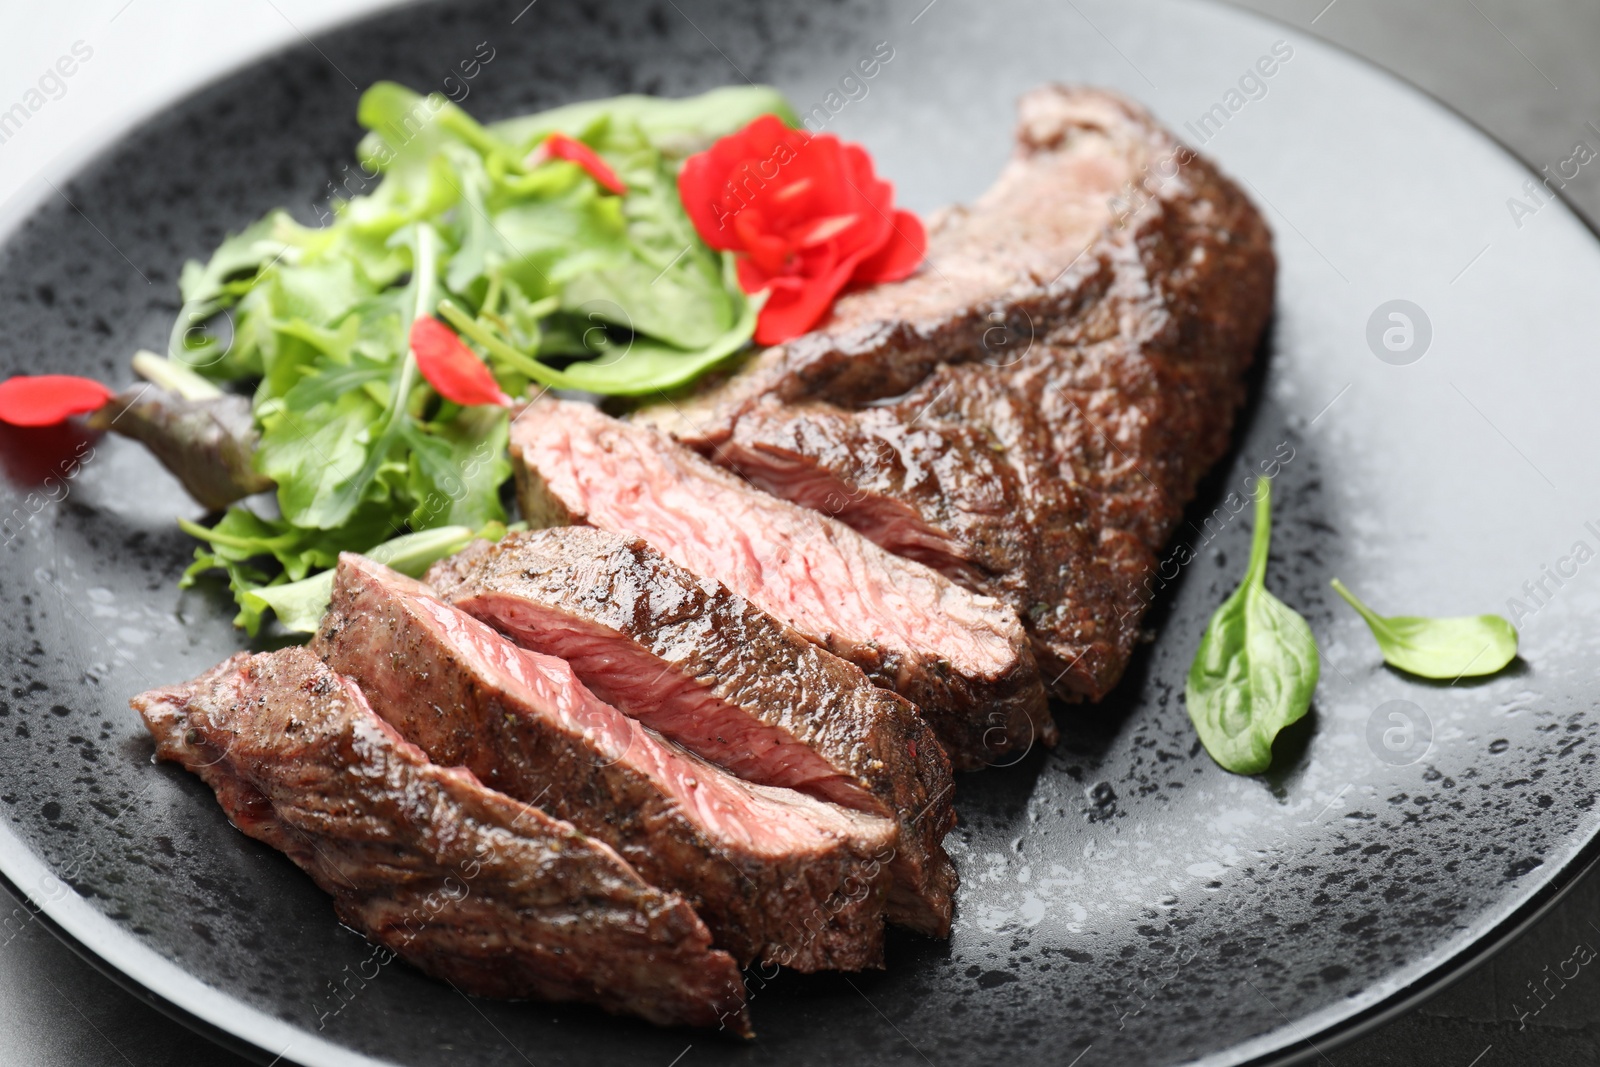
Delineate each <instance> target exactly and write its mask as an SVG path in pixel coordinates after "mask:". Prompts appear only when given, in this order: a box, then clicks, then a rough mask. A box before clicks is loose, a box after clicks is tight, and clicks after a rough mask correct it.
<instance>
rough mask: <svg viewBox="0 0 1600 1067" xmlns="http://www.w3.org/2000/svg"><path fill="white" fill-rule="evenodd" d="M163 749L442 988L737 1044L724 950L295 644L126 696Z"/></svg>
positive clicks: (734, 986) (581, 840) (617, 865)
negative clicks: (591, 1007)
mask: <svg viewBox="0 0 1600 1067" xmlns="http://www.w3.org/2000/svg"><path fill="white" fill-rule="evenodd" d="M133 706H134V708H135V709H137V710H138V712H139V713H140V714H141V715H142V716H144V720H145V724H146V725H147V726H148V727H149V729H150V732H151V734H153V735H154V736H155V739H156V752H157V754H158V755H159V756H160V757H161V758H162V759H167V760H173V761H175V762H177V763H181V764H183V765H184V767H186V768H187V769H189V770H190V771H193V772H194V773H195V774H198V775H199V776H200V777H201V778H202V779H203V780H204V781H205V782H206V784H207V785H209V786H211V788H212V789H214V790H215V791H216V793H217V799H218V801H219V802H221V804H222V807H223V810H224V811H226V812H227V813H228V818H230V819H231V820H232V821H233V823H234V825H235V826H237V827H239V829H241V830H243V831H244V832H245V833H247V834H249V835H250V836H251V837H254V838H256V839H258V840H260V841H264V842H266V843H267V844H269V845H271V846H272V847H274V848H276V849H279V850H281V851H283V852H285V853H287V854H288V856H289V858H290V859H292V860H294V862H295V863H296V864H298V865H299V866H300V867H301V868H302V869H304V870H305V871H306V873H308V874H309V875H311V877H312V878H313V879H314V880H315V881H316V883H317V884H318V885H319V886H321V887H322V889H323V890H324V891H326V892H327V893H329V894H330V895H332V897H333V899H334V906H335V908H336V909H337V910H338V913H339V917H340V919H342V920H343V921H344V922H346V923H348V924H349V925H351V926H353V927H355V928H356V929H358V930H361V931H362V932H364V933H365V934H367V935H368V936H369V937H371V938H373V939H374V940H376V941H378V942H380V943H382V944H383V945H385V946H387V947H389V948H390V949H392V950H394V952H395V953H396V954H398V955H400V956H401V957H403V958H405V959H407V960H409V961H410V962H412V963H414V964H416V965H417V966H418V967H421V968H422V969H423V970H425V971H428V972H429V973H431V974H434V975H436V976H438V977H440V978H443V979H445V980H446V981H448V982H451V983H453V984H454V985H455V986H457V987H458V988H460V989H462V990H465V991H467V992H470V993H478V994H482V995H484V996H495V997H528V996H532V997H540V998H543V999H546V1000H558V1001H566V1000H577V1001H586V1002H589V1003H593V1004H598V1005H600V1006H601V1007H603V1008H605V1009H607V1010H608V1011H613V1012H618V1013H628V1014H634V1015H640V1016H643V1017H644V1018H646V1019H649V1020H651V1021H652V1022H657V1023H664V1024H674V1023H688V1024H692V1025H698V1026H717V1025H726V1026H728V1027H729V1028H730V1029H732V1030H734V1031H736V1032H738V1033H742V1034H746V1035H748V1034H749V1033H750V1026H749V1019H748V1016H747V1015H746V1014H745V1008H744V986H743V983H742V981H741V978H740V975H739V970H738V968H737V966H735V964H734V962H733V960H732V958H731V957H729V956H728V955H727V954H726V953H724V952H720V951H717V950H715V949H713V948H712V947H711V934H710V932H709V931H708V930H707V929H706V927H705V924H704V923H702V922H701V921H700V920H699V918H697V917H696V916H695V914H694V911H693V910H692V909H691V908H690V907H689V905H688V903H687V902H685V901H684V900H683V898H682V897H680V896H678V895H677V894H676V893H667V892H663V891H661V890H659V889H656V888H654V887H652V886H650V885H648V884H646V883H645V882H644V880H643V879H641V878H640V877H639V875H638V873H637V872H636V871H634V869H633V868H632V867H631V866H629V865H628V863H627V862H626V861H625V860H623V859H622V858H621V857H620V856H618V855H617V854H616V853H615V852H614V851H612V850H611V848H610V847H609V846H608V845H605V844H602V843H601V842H599V841H595V840H593V839H592V838H589V837H586V836H584V835H583V834H582V833H580V832H578V831H577V830H576V829H574V828H573V827H572V826H571V825H570V824H568V823H565V822H562V821H560V820H558V819H553V818H551V817H550V816H548V815H546V814H545V813H544V812H542V811H540V810H539V809H538V808H534V807H531V806H529V805H526V804H522V803H519V802H518V801H515V800H512V799H511V798H510V797H507V796H504V795H503V794H501V793H497V792H495V791H494V790H492V789H488V788H486V787H485V786H484V785H483V784H482V783H480V782H479V781H478V779H477V778H476V777H474V776H473V774H472V772H471V771H468V770H465V769H464V768H459V767H453V768H445V767H440V766H438V765H436V764H433V763H430V762H429V761H428V758H427V757H426V756H425V755H424V754H423V753H422V750H421V749H419V748H417V747H416V746H415V745H412V744H411V743H410V742H408V741H406V740H404V739H403V738H401V737H400V735H399V734H398V733H396V732H395V730H394V728H393V727H391V726H390V725H389V724H388V723H386V722H384V721H383V720H382V719H380V718H379V717H378V716H377V715H375V714H373V712H372V710H371V708H369V707H368V705H367V701H366V698H365V697H364V696H363V695H362V693H361V690H360V689H359V688H358V687H357V686H356V685H355V683H353V682H351V681H349V680H348V679H345V678H341V677H339V675H337V674H335V673H333V672H332V671H331V670H329V669H328V668H327V666H326V665H324V664H323V663H322V662H321V661H320V660H318V659H317V658H316V656H314V655H312V654H311V653H310V652H309V651H307V650H306V649H303V648H289V649H284V650H283V651H281V652H274V653H270V654H267V655H259V656H249V655H246V654H244V653H240V654H239V655H237V656H234V657H233V658H232V659H230V660H228V661H227V662H226V663H223V664H222V665H220V666H218V667H216V668H214V669H212V670H211V671H208V672H207V673H206V674H203V675H201V676H200V677H199V678H197V679H195V680H194V681H192V682H189V683H186V684H184V685H176V686H169V687H167V688H164V689H155V690H152V691H150V692H148V693H144V694H142V695H140V696H137V697H135V698H134V699H133Z"/></svg>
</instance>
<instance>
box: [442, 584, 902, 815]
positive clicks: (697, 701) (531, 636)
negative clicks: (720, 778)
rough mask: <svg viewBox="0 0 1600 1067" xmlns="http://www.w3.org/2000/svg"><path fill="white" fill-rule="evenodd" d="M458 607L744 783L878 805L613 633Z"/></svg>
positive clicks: (560, 620) (483, 597)
mask: <svg viewBox="0 0 1600 1067" xmlns="http://www.w3.org/2000/svg"><path fill="white" fill-rule="evenodd" d="M460 606H461V607H462V608H463V609H464V610H465V611H467V612H468V613H470V614H471V615H473V616H476V617H477V618H480V619H485V620H489V621H491V622H493V623H494V625H495V626H496V627H498V628H499V629H500V630H501V631H503V632H504V633H506V634H508V635H509V636H510V637H511V638H512V639H513V640H515V641H516V642H518V643H519V644H521V645H523V646H524V647H526V648H531V649H538V650H539V651H541V652H545V653H548V654H549V655H552V656H557V657H559V658H560V659H562V660H564V661H565V662H566V663H568V664H570V665H571V667H572V669H573V670H574V671H575V672H576V673H577V675H578V677H579V678H582V679H583V680H584V683H585V684H586V685H588V686H589V688H590V689H591V690H593V691H594V692H595V693H598V694H599V695H600V696H601V697H603V698H604V699H605V700H606V701H608V702H609V703H611V704H613V705H615V706H616V707H618V708H623V709H626V710H627V711H628V712H629V713H630V714H631V715H633V716H635V717H637V718H638V720H639V721H640V722H642V723H644V724H645V725H646V726H648V727H650V728H651V729H652V730H656V731H658V732H659V733H661V734H662V735H664V736H666V737H668V738H670V739H671V740H673V741H675V742H677V743H678V744H680V745H682V746H683V747H684V748H687V749H688V750H689V751H691V752H694V753H695V754H697V755H699V756H701V757H703V758H705V759H707V760H710V761H711V762H712V763H715V764H717V765H718V766H719V767H722V768H724V769H726V770H728V771H731V772H732V773H734V774H736V775H738V776H739V777H740V778H743V779H745V780H746V781H750V782H759V783H761V784H763V785H772V786H781V787H784V788H787V789H797V790H800V791H801V792H804V793H809V794H811V795H812V796H817V797H822V798H823V799H825V800H831V801H833V802H834V803H836V804H843V805H844V806H846V807H850V808H857V809H860V810H866V811H874V812H876V811H879V810H880V808H881V807H882V805H881V803H880V802H879V801H878V800H877V799H876V798H875V797H873V796H872V794H870V793H869V792H867V791H866V790H865V789H863V788H862V787H861V786H860V785H859V784H858V783H857V782H856V781H855V780H854V779H852V778H850V777H848V776H846V775H843V774H840V773H839V772H838V771H837V770H835V769H834V768H833V766H832V765H831V764H829V763H828V761H827V760H825V759H823V758H822V757H821V756H819V755H818V754H817V753H816V752H815V751H814V750H813V749H811V748H810V746H808V745H806V744H804V743H802V742H800V741H798V740H796V739H795V738H794V737H793V735H791V734H789V733H788V732H787V731H785V730H782V729H779V728H776V727H773V726H769V725H768V724H766V723H764V722H762V721H761V720H760V719H757V718H755V717H754V716H752V715H751V714H750V713H749V712H747V711H746V710H745V709H743V708H741V707H738V706H737V705H734V704H732V703H729V702H728V701H725V700H723V699H722V698H720V697H718V696H717V695H716V694H715V693H714V692H712V690H711V689H709V688H708V687H707V686H706V685H704V684H703V683H701V682H699V681H697V680H696V679H694V678H691V677H686V676H685V675H683V674H681V673H679V672H678V671H676V670H674V669H672V668H671V667H669V666H666V665H664V664H663V663H662V662H661V661H660V660H659V659H657V658H656V657H655V656H653V655H651V654H650V653H649V652H648V651H646V650H645V649H643V648H640V647H639V646H638V645H636V644H634V643H633V642H632V641H631V640H629V639H628V638H626V637H624V636H622V635H621V634H618V633H616V632H614V631H612V630H610V629H607V628H605V627H603V626H600V625H599V624H586V623H584V622H583V621H582V620H578V619H574V618H572V617H571V616H569V615H567V614H565V613H564V612H558V611H553V610H550V609H548V608H545V607H543V606H542V605H539V604H537V603H533V602H530V601H528V600H524V599H522V598H521V597H516V596H510V595H505V594H498V593H483V594H480V595H478V596H475V597H473V598H472V599H471V600H468V601H464V602H462V603H461V605H460Z"/></svg>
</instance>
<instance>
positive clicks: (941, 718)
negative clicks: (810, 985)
mask: <svg viewBox="0 0 1600 1067" xmlns="http://www.w3.org/2000/svg"><path fill="white" fill-rule="evenodd" d="M511 452H512V457H513V459H514V460H515V461H516V462H515V464H514V467H515V469H516V472H517V479H518V482H517V487H518V496H519V499H520V500H521V503H522V511H523V515H524V516H525V517H528V518H529V520H530V521H531V522H535V523H536V524H539V525H546V526H548V525H562V524H567V523H589V524H592V525H595V526H599V527H601V528H603V529H608V530H613V531H616V532H619V533H630V534H635V535H638V536H640V537H642V538H644V539H645V540H646V541H648V542H649V543H650V544H651V545H652V546H653V547H655V548H656V549H658V550H659V551H660V552H661V553H662V554H663V555H665V556H666V557H667V558H669V559H671V560H672V561H673V562H675V563H677V564H679V565H680V566H682V567H685V568H687V569H688V570H690V571H692V572H694V573H697V574H702V575H705V576H706V577H709V578H715V579H717V580H719V581H721V582H722V583H723V584H725V585H726V586H727V587H728V588H729V589H730V590H732V591H733V592H734V593H736V594H738V595H740V596H742V597H744V598H745V599H747V600H749V601H750V602H751V603H753V604H755V605H756V606H757V607H759V608H761V609H763V610H764V611H766V612H768V613H770V614H772V615H775V616H777V617H778V618H780V619H782V620H783V621H784V622H786V623H788V624H789V625H790V626H792V627H793V628H794V629H795V630H796V631H798V632H799V633H801V634H802V635H804V636H805V637H807V638H808V639H810V640H812V641H815V642H816V643H818V644H820V645H822V646H823V647H824V648H827V649H828V650H829V651H830V652H833V653H834V654H835V655H838V656H840V657H842V658H844V659H847V660H849V661H851V662H852V663H855V664H856V665H857V666H859V667H860V668H861V669H862V670H863V671H865V672H866V673H867V676H868V677H869V678H871V679H872V680H873V681H875V682H877V683H878V684H879V685H882V686H884V687H886V688H889V689H893V690H894V691H895V692H897V693H899V694H901V695H902V696H904V697H906V698H907V699H908V700H910V701H911V702H912V703H914V704H916V705H917V706H918V707H919V708H920V709H921V710H922V713H923V715H924V716H926V717H927V719H928V722H929V724H930V725H931V726H932V727H933V729H934V732H935V733H936V734H937V735H938V738H939V740H940V742H941V743H942V744H943V745H944V748H945V751H946V752H947V753H948V754H949V756H950V761H951V763H952V764H953V765H954V766H955V767H957V768H970V767H976V766H982V765H984V764H988V763H994V762H996V761H997V760H998V759H1000V758H1002V757H1004V756H1006V755H1007V754H1009V753H1013V752H1016V751H1025V750H1026V749H1027V747H1028V746H1029V745H1030V744H1031V743H1032V742H1033V741H1035V740H1039V741H1044V742H1045V743H1047V744H1048V743H1054V741H1055V738H1056V731H1055V723H1054V721H1053V720H1052V719H1051V718H1050V712H1049V708H1048V706H1047V702H1046V699H1045V693H1044V687H1043V684H1042V682H1041V681H1040V678H1039V674H1038V669H1037V666H1036V665H1035V663H1034V660H1033V655H1032V652H1031V651H1030V650H1029V647H1028V643H1027V639H1026V637H1025V635H1024V633H1023V630H1022V627H1021V626H1020V625H1019V624H1018V623H1017V620H1016V618H1015V617H1014V616H1013V615H1012V613H1011V612H1010V611H1009V610H1007V608H1006V607H1005V606H1004V605H1003V604H1001V603H999V602H998V601H995V600H993V599H991V598H989V597H981V596H974V595H973V594H971V593H970V592H968V591H967V590H965V589H962V588H961V587H960V586H958V585H956V584H955V583H954V582H951V581H950V580H949V579H947V578H945V577H943V576H942V575H940V574H938V573H937V572H935V571H933V570H931V569H929V568H927V567H924V566H922V565H921V564H919V563H916V562H914V561H911V560H906V559H902V558H900V557H897V556H894V555H892V554H891V553H889V552H886V551H884V550H883V549H881V548H879V547H878V546H877V545H875V544H873V543H872V542H871V541H868V540H867V539H865V538H863V537H862V536H861V535H859V534H857V533H856V532H855V531H853V530H851V529H850V528H849V527H847V526H845V525H844V524H843V523H840V522H837V521H836V520H834V519H831V518H828V517H827V516H824V515H819V514H818V513H816V512H814V511H811V510H810V509H807V508H803V507H798V506H796V505H794V504H791V503H789V502H787V501H784V500H780V499H778V498H776V497H773V496H770V495H768V494H766V493H763V492H759V491H757V490H754V489H752V488H751V487H750V486H749V485H747V484H745V483H744V482H742V481H740V480H739V479H738V478H735V477H733V476H732V475H730V474H728V473H727V472H726V471H723V470H721V469H719V468H717V467H716V466H714V465H712V464H711V463H709V462H707V461H706V460H704V459H703V458H701V457H700V456H698V455H696V454H695V453H693V452H691V451H690V450H688V449H687V448H685V447H683V446H682V445H680V444H678V443H676V442H674V441H672V440H671V439H669V438H667V437H665V436H663V435H661V434H659V433H657V432H655V431H653V430H651V429H649V428H647V427H644V426H639V425H634V424H630V423H626V422H620V421H618V420H616V419H613V418H610V417H609V416H607V415H604V414H602V413H601V412H599V411H598V410H596V409H595V408H593V407H590V406H589V405H587V404H581V403H575V402H571V401H558V400H552V399H542V400H537V401H535V402H533V403H532V404H529V405H528V406H527V407H526V408H524V409H523V411H522V413H521V414H520V415H519V416H518V418H517V420H516V421H515V422H514V423H513V425H512V429H511Z"/></svg>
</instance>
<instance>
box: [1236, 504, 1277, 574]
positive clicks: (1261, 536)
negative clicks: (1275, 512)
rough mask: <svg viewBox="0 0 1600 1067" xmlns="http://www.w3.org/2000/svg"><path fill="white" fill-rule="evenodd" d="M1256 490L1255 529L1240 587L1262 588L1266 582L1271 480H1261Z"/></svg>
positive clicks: (1251, 536) (1270, 523)
mask: <svg viewBox="0 0 1600 1067" xmlns="http://www.w3.org/2000/svg"><path fill="white" fill-rule="evenodd" d="M1257 486H1258V488H1257V489H1256V528H1255V531H1254V532H1253V533H1252V534H1251V535H1250V566H1249V568H1248V569H1247V570H1246V571H1245V576H1244V581H1243V582H1242V583H1241V584H1242V585H1251V584H1254V585H1256V586H1257V587H1264V586H1265V585H1266V581H1267V552H1268V550H1269V549H1270V548H1271V546H1272V479H1271V478H1262V479H1261V480H1260V481H1259V482H1258V483H1257Z"/></svg>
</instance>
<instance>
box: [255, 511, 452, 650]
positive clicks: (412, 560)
mask: <svg viewBox="0 0 1600 1067" xmlns="http://www.w3.org/2000/svg"><path fill="white" fill-rule="evenodd" d="M472 536H473V535H472V530H471V529H470V528H468V527H466V526H442V527H440V528H439V529H436V530H424V531H423V532H421V533H413V534H404V535H402V536H400V537H396V538H394V539H393V540H392V541H385V542H384V543H383V544H381V545H377V546H375V547H373V548H370V549H368V550H367V551H366V552H364V553H363V555H365V556H366V557H367V558H368V559H371V560H372V561H373V562H375V563H382V564H384V565H385V566H389V567H393V568H394V569H395V570H397V571H399V572H401V573H402V574H409V575H411V576H412V577H413V578H419V577H421V576H422V573H423V572H424V571H426V570H427V569H428V568H429V567H431V566H433V564H435V563H437V562H439V561H440V560H441V559H444V558H445V557H446V556H453V555H455V554H456V553H457V552H460V551H461V550H462V549H463V548H466V547H467V545H468V544H469V543H470V542H471V541H472ZM332 599H333V571H331V570H326V571H323V572H321V573H320V574H313V575H312V576H311V577H309V578H302V579H301V580H300V581H298V582H289V583H288V584H286V585H270V586H263V587H261V588H258V589H252V590H250V591H248V592H246V593H244V594H243V596H242V598H241V601H242V606H243V608H244V609H245V610H246V611H253V612H254V613H255V614H256V616H257V617H258V618H259V616H260V614H261V612H262V611H264V610H265V609H267V608H271V609H272V611H273V613H274V614H276V615H277V616H278V622H279V623H281V624H282V625H283V628H284V629H286V630H291V631H293V632H295V633H302V634H309V633H316V630H317V624H318V623H319V622H321V621H322V616H323V614H324V613H325V612H327V610H328V603H329V601H331V600H332Z"/></svg>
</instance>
